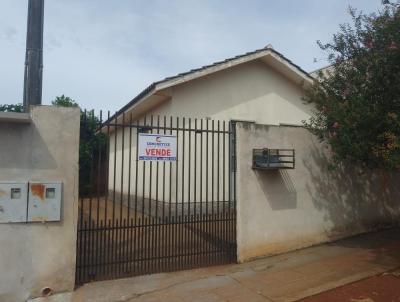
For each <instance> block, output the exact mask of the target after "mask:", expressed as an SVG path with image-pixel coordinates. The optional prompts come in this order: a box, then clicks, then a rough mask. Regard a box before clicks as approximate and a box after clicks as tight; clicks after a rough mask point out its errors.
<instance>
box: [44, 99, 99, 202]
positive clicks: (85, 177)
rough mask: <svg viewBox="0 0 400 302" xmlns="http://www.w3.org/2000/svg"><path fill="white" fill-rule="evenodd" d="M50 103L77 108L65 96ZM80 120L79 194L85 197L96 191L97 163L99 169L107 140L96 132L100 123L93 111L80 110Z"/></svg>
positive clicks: (76, 105)
mask: <svg viewBox="0 0 400 302" xmlns="http://www.w3.org/2000/svg"><path fill="white" fill-rule="evenodd" d="M51 103H52V105H54V106H60V107H79V104H78V103H77V102H76V101H75V100H73V99H71V98H70V97H67V96H65V95H62V96H59V97H56V98H55V100H54V101H52V102H51ZM80 120H81V121H80V141H79V193H80V195H81V196H85V195H89V194H90V193H91V191H92V190H96V187H97V183H96V181H98V179H97V176H98V175H97V174H98V172H99V171H98V169H99V163H100V167H101V166H102V163H104V161H105V155H106V152H105V151H106V145H107V139H106V136H105V135H104V134H103V133H100V132H99V131H98V130H99V128H100V126H101V121H100V120H99V119H98V118H97V117H96V116H95V115H94V112H93V111H86V110H81V118H80ZM103 176H104V175H101V177H103Z"/></svg>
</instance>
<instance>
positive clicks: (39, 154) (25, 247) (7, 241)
mask: <svg viewBox="0 0 400 302" xmlns="http://www.w3.org/2000/svg"><path fill="white" fill-rule="evenodd" d="M79 115H80V113H79V109H78V108H57V107H50V106H40V107H32V111H31V116H32V123H30V124H12V123H0V142H1V143H0V181H53V180H54V181H62V182H63V196H62V210H61V222H48V223H40V222H39V223H14V224H0V301H4V302H20V301H25V300H26V299H27V298H28V297H37V296H40V295H41V291H42V289H43V288H45V287H49V288H51V289H52V290H53V291H54V292H63V291H70V290H72V289H73V288H74V283H75V253H76V251H75V249H76V225H77V210H78V202H77V201H78V146H79V120H80V119H79Z"/></svg>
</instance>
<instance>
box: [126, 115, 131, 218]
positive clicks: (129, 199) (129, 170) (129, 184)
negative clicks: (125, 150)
mask: <svg viewBox="0 0 400 302" xmlns="http://www.w3.org/2000/svg"><path fill="white" fill-rule="evenodd" d="M128 165H129V166H128V207H127V210H128V213H127V216H128V217H127V220H128V224H129V218H130V212H131V170H132V112H131V114H130V115H129V163H128Z"/></svg>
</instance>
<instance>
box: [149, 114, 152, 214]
mask: <svg viewBox="0 0 400 302" xmlns="http://www.w3.org/2000/svg"><path fill="white" fill-rule="evenodd" d="M150 125H151V126H150V128H151V130H150V133H152V134H153V115H151V116H150ZM149 166H150V167H149V169H150V176H149V198H148V199H149V217H152V215H151V212H152V211H151V206H152V203H153V199H152V194H151V193H152V189H153V186H152V180H153V177H152V174H153V161H150V164H149ZM149 222H150V220H149Z"/></svg>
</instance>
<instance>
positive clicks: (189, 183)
mask: <svg viewBox="0 0 400 302" xmlns="http://www.w3.org/2000/svg"><path fill="white" fill-rule="evenodd" d="M188 132H189V144H188V145H189V146H188V176H187V177H188V184H187V187H188V188H187V191H188V192H187V193H188V200H187V203H188V213H187V215H188V217H190V189H191V185H192V183H191V177H190V176H191V174H192V173H191V172H192V171H191V161H192V156H191V155H192V154H191V153H192V148H191V146H192V119H191V118H189V131H188Z"/></svg>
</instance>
